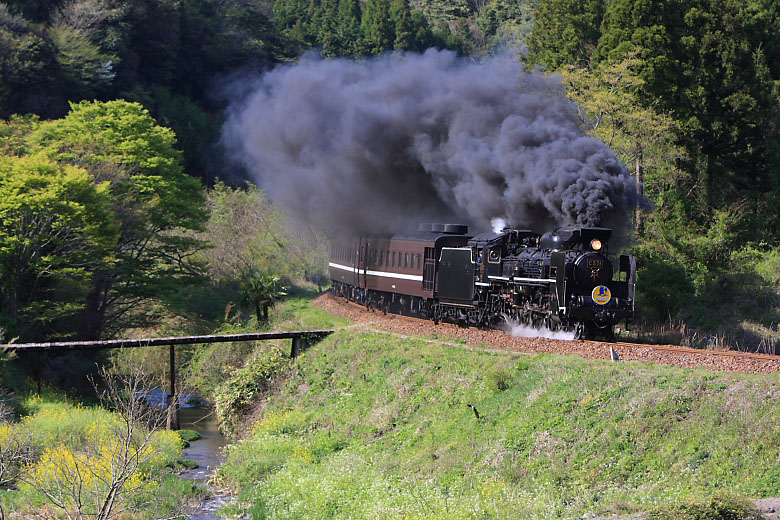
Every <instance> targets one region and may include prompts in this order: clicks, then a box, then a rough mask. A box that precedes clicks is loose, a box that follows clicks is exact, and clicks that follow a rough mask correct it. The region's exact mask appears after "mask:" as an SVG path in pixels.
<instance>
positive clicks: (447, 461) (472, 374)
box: [219, 331, 780, 519]
mask: <svg viewBox="0 0 780 520" xmlns="http://www.w3.org/2000/svg"><path fill="white" fill-rule="evenodd" d="M468 404H472V405H473V406H474V407H475V408H476V409H477V410H478V412H479V414H480V418H479V419H477V418H476V417H475V414H474V412H473V410H472V409H471V408H469V407H468V406H467V405H468ZM219 475H220V477H221V478H223V479H224V481H225V482H228V483H230V484H231V485H232V486H233V487H234V488H235V489H236V490H237V491H238V492H239V500H238V505H236V506H233V507H232V510H230V511H228V512H232V513H237V512H238V511H242V512H244V513H246V514H248V515H249V516H250V517H251V518H299V519H307V518H311V519H315V518H317V519H320V518H380V519H384V518H388V519H390V518H407V517H408V518H446V519H450V518H452V519H455V518H460V519H462V518H568V517H574V516H578V515H582V514H584V513H586V512H594V513H603V512H625V511H628V512H632V511H636V510H645V511H649V510H652V509H653V508H654V507H656V506H660V505H664V504H672V503H679V502H680V501H683V502H685V501H686V500H688V499H689V498H691V497H701V496H705V497H706V496H710V495H711V494H713V493H720V492H728V493H734V494H739V495H745V496H751V497H762V496H777V495H778V494H780V377H778V376H776V375H774V376H748V375H738V374H725V373H713V372H707V371H702V370H690V369H679V368H671V367H663V366H655V365H650V364H639V363H620V364H615V363H608V362H600V361H587V360H583V359H581V358H577V357H561V356H552V355H544V354H543V355H537V356H530V355H523V354H516V353H506V354H492V353H485V352H471V351H467V350H465V349H462V348H458V347H449V346H444V345H439V344H430V343H427V342H425V341H422V340H416V339H399V338H397V337H395V336H392V335H388V334H360V333H356V332H351V331H341V332H339V333H337V334H336V335H334V336H333V337H331V338H329V339H327V340H325V341H324V342H323V343H321V344H319V345H318V346H316V347H315V348H313V349H312V350H310V351H308V352H306V353H305V354H304V355H303V356H301V357H300V358H298V359H297V360H296V361H295V362H294V364H293V367H292V370H291V374H290V375H289V377H288V378H287V379H286V380H285V382H284V384H283V385H282V387H281V388H280V389H279V390H278V391H277V392H276V393H274V394H273V395H271V396H270V397H269V399H268V402H267V403H266V405H265V410H264V413H263V415H262V417H261V418H260V419H259V421H258V422H257V424H256V425H255V426H254V430H253V433H252V434H251V435H250V437H249V438H248V439H246V440H244V441H241V442H238V443H236V444H234V445H232V446H231V447H230V448H229V450H228V459H227V463H226V464H224V465H223V466H222V467H221V468H220V470H219ZM659 518H660V517H659ZM724 518H725V517H724Z"/></svg>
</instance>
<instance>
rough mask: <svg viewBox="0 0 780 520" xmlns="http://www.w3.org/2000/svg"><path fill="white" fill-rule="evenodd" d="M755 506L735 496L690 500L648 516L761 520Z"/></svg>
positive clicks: (679, 519)
mask: <svg viewBox="0 0 780 520" xmlns="http://www.w3.org/2000/svg"><path fill="white" fill-rule="evenodd" d="M761 518H762V516H761V515H760V514H759V512H758V510H756V508H755V507H753V504H751V503H750V502H748V501H747V500H746V499H744V498H741V497H735V496H713V497H710V498H706V499H690V500H688V501H686V502H681V503H674V504H669V505H665V506H661V507H658V508H656V509H654V510H652V511H650V513H648V515H647V519H648V520H761Z"/></svg>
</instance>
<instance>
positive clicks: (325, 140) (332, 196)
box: [223, 50, 635, 231]
mask: <svg viewBox="0 0 780 520" xmlns="http://www.w3.org/2000/svg"><path fill="white" fill-rule="evenodd" d="M244 88H246V85H244ZM223 139H224V142H225V144H226V145H227V147H228V148H229V149H230V151H231V152H232V153H234V154H235V156H236V157H237V158H239V160H240V161H241V162H242V163H243V165H244V166H245V167H246V168H247V169H248V170H249V171H250V173H251V174H252V175H253V176H254V177H255V179H256V181H257V183H258V184H259V185H260V186H261V187H262V188H263V189H265V190H266V191H267V192H268V193H269V195H270V196H271V197H272V198H274V199H275V200H277V201H280V202H282V203H283V204H285V205H286V206H287V208H288V210H289V211H291V212H292V213H294V214H296V215H299V216H301V217H303V218H305V219H309V220H311V221H314V222H319V223H324V224H327V225H329V226H333V227H346V228H350V229H353V230H356V231H364V230H369V229H370V230H374V231H379V230H382V231H398V230H401V229H408V227H409V226H412V225H413V224H414V223H416V222H420V221H431V220H433V221H457V222H466V223H470V224H473V225H477V226H478V227H479V228H480V229H489V228H490V221H491V220H492V219H495V218H503V219H504V220H505V221H507V222H508V223H509V224H510V225H512V226H515V227H529V228H532V229H540V230H541V229H547V228H551V227H554V226H555V225H566V224H582V225H611V226H614V225H615V223H616V222H619V221H620V220H621V219H622V218H623V217H624V215H625V212H626V209H627V208H629V207H631V205H632V204H633V201H634V197H635V189H634V183H633V180H632V179H631V177H630V176H629V175H628V174H627V172H626V170H625V169H624V168H623V166H621V164H620V163H619V161H618V160H617V158H616V157H615V155H614V154H613V153H612V152H611V151H610V150H609V148H607V146H606V145H604V144H603V143H602V142H600V141H598V140H597V139H594V138H592V137H587V136H585V135H584V134H583V133H582V131H581V129H580V128H579V126H578V116H577V112H576V110H575V109H574V107H573V106H572V104H571V103H570V102H568V101H567V100H566V99H565V98H564V97H563V96H562V88H561V86H560V84H559V83H558V82H557V81H556V79H555V78H551V77H549V76H543V75H541V74H538V73H532V72H528V71H526V70H524V68H523V67H522V65H521V64H520V63H519V61H518V60H517V59H513V58H507V57H504V58H494V59H489V60H484V61H473V60H469V59H464V58H459V57H457V56H456V55H455V54H454V53H451V52H447V51H436V50H429V51H427V52H425V53H424V54H422V55H417V54H406V55H388V56H384V57H382V58H379V59H376V60H370V61H348V60H320V59H316V58H307V57H305V58H304V59H302V60H301V61H300V62H299V63H298V64H295V65H285V66H280V67H278V68H276V69H275V70H272V71H270V72H268V73H266V74H265V75H263V76H262V77H261V78H260V79H259V80H258V81H257V82H256V84H255V85H253V86H252V88H251V89H250V90H249V93H248V95H246V96H245V97H244V98H243V99H242V100H241V101H240V102H236V103H235V104H234V105H233V106H232V108H231V110H230V111H229V114H228V120H227V123H226V125H225V128H224V134H223Z"/></svg>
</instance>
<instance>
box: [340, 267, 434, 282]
mask: <svg viewBox="0 0 780 520" xmlns="http://www.w3.org/2000/svg"><path fill="white" fill-rule="evenodd" d="M328 265H329V266H330V267H333V268H335V269H341V270H342V271H349V272H350V273H353V274H363V273H361V272H360V270H359V269H356V268H354V267H349V266H346V265H341V264H336V263H333V262H328ZM366 274H367V275H369V276H380V277H382V278H397V279H399V280H411V281H413V282H422V281H423V277H422V276H416V275H413V274H401V273H386V272H384V271H368V270H366Z"/></svg>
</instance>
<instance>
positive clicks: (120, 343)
mask: <svg viewBox="0 0 780 520" xmlns="http://www.w3.org/2000/svg"><path fill="white" fill-rule="evenodd" d="M333 332H334V331H333V330H298V331H289V332H250V333H244V334H215V335H208V336H174V337H167V338H141V339H108V340H98V341H55V342H49V343H11V344H8V345H0V349H4V350H16V351H21V352H46V351H48V352H51V351H57V352H62V351H67V350H105V349H111V348H140V347H159V346H166V345H167V346H168V347H169V358H170V359H169V370H168V372H169V392H168V393H169V399H168V401H167V402H168V403H175V401H176V400H175V399H173V397H174V396H175V395H176V345H200V344H205V343H233V342H237V341H268V340H272V339H291V340H292V343H291V346H290V357H291V358H294V357H296V356H297V355H298V354H299V353H300V352H302V351H303V350H305V349H306V348H308V347H309V345H311V344H312V343H314V342H316V341H319V340H320V339H322V338H324V337H325V336H328V335H330V334H333ZM37 379H38V393H40V391H41V386H40V385H41V381H40V371H39V373H38V378H37ZM168 428H170V429H172V430H178V429H179V407H178V405H174V406H168Z"/></svg>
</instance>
